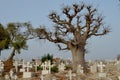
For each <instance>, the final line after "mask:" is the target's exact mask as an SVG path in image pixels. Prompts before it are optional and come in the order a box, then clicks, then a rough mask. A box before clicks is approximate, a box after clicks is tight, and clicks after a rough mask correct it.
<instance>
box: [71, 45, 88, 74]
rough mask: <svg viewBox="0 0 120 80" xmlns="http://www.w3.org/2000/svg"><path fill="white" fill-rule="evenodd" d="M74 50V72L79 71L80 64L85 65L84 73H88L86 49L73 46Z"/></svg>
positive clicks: (72, 50)
mask: <svg viewBox="0 0 120 80" xmlns="http://www.w3.org/2000/svg"><path fill="white" fill-rule="evenodd" d="M71 52H72V60H73V72H77V67H78V65H81V66H82V67H83V70H84V73H86V71H87V70H86V65H85V50H84V48H81V47H75V46H74V47H73V48H72V49H71Z"/></svg>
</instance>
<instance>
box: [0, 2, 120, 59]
mask: <svg viewBox="0 0 120 80" xmlns="http://www.w3.org/2000/svg"><path fill="white" fill-rule="evenodd" d="M80 1H84V2H87V3H90V4H93V6H94V7H97V9H98V12H99V13H101V14H102V15H103V16H104V17H105V18H104V22H105V23H106V24H108V25H110V26H111V29H112V30H111V31H112V32H111V33H110V34H108V35H106V36H103V37H94V38H91V39H89V40H88V45H87V47H86V48H87V49H88V51H89V53H88V54H87V55H86V59H114V58H115V57H116V56H117V55H118V54H120V2H119V1H118V0H0V23H2V24H3V25H6V24H7V23H9V22H28V21H30V22H31V23H32V25H33V26H34V27H38V26H40V25H45V26H49V28H50V27H51V26H52V23H51V21H50V20H49V19H48V14H49V13H50V12H51V11H53V10H54V11H57V12H59V13H60V11H61V8H62V6H65V5H71V4H72V3H80ZM0 35H1V34H0ZM28 44H29V49H28V51H22V52H21V55H16V56H15V58H22V59H32V58H40V57H41V56H43V55H44V54H47V53H50V54H53V55H54V56H55V57H56V56H58V57H61V58H70V57H71V53H70V51H59V50H58V48H57V46H56V45H55V44H53V43H50V42H48V41H40V40H32V41H29V42H28ZM9 53H10V51H2V55H1V56H0V59H3V58H7V57H8V55H9Z"/></svg>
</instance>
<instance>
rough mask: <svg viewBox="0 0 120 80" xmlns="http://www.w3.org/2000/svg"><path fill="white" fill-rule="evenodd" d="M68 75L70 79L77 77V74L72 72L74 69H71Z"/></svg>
mask: <svg viewBox="0 0 120 80" xmlns="http://www.w3.org/2000/svg"><path fill="white" fill-rule="evenodd" d="M66 76H67V77H69V80H73V79H72V77H75V76H76V75H75V74H72V70H69V72H68V74H67V75H66Z"/></svg>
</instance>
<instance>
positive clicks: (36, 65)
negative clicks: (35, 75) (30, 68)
mask: <svg viewBox="0 0 120 80" xmlns="http://www.w3.org/2000/svg"><path fill="white" fill-rule="evenodd" d="M34 66H35V72H37V67H38V66H39V65H38V64H37V61H36V62H35V65H34Z"/></svg>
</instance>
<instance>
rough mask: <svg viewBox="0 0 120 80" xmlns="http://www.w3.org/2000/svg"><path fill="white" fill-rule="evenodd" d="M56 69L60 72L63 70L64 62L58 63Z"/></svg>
mask: <svg viewBox="0 0 120 80" xmlns="http://www.w3.org/2000/svg"><path fill="white" fill-rule="evenodd" d="M58 70H59V72H62V71H64V70H65V64H64V63H60V65H59V66H58Z"/></svg>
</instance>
